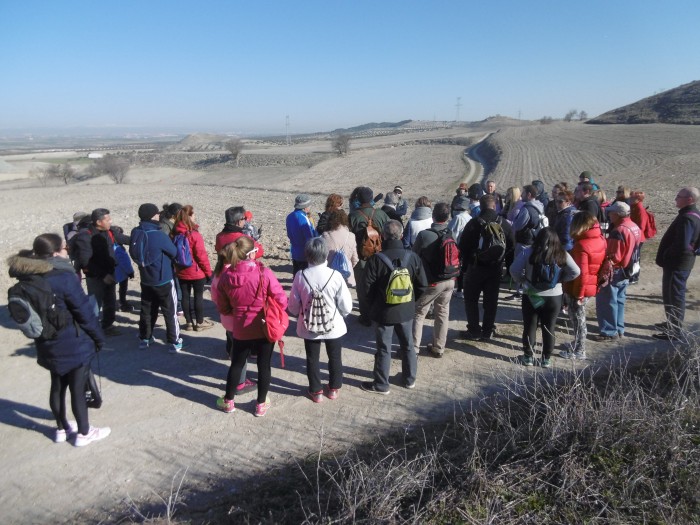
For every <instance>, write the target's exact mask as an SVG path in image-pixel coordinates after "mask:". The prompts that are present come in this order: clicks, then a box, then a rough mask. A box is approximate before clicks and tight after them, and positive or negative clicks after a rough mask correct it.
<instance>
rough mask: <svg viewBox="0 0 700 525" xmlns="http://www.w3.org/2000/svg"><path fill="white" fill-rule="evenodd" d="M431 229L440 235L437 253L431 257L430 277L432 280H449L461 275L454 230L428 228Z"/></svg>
mask: <svg viewBox="0 0 700 525" xmlns="http://www.w3.org/2000/svg"><path fill="white" fill-rule="evenodd" d="M428 230H429V231H431V232H433V233H435V234H436V235H437V237H438V240H437V247H436V253H435V254H434V256H433V257H432V258H431V261H430V268H429V273H430V274H431V275H430V276H429V277H430V278H431V279H434V280H433V281H432V282H439V281H447V280H448V279H453V278H455V277H457V276H458V275H459V265H460V263H459V249H458V248H457V243H456V242H455V239H454V237H452V232H451V231H450V229H449V228H445V229H444V230H439V231H438V230H434V229H432V228H428Z"/></svg>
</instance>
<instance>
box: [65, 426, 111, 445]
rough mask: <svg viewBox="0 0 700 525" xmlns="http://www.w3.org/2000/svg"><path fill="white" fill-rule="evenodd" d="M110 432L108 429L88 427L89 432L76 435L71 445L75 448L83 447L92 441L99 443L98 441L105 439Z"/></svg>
mask: <svg viewBox="0 0 700 525" xmlns="http://www.w3.org/2000/svg"><path fill="white" fill-rule="evenodd" d="M111 432H112V429H111V428H109V427H101V428H98V427H90V430H89V432H88V433H87V434H86V435H83V434H80V433H78V434H76V436H75V441H74V442H73V444H74V445H75V446H76V447H84V446H86V445H89V444H90V443H92V442H94V441H99V440H100V439H104V438H106V437H107V436H109V434H110V433H111Z"/></svg>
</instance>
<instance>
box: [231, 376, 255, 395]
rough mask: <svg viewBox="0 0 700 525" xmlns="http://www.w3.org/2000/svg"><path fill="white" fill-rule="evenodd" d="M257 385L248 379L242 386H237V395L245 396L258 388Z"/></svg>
mask: <svg viewBox="0 0 700 525" xmlns="http://www.w3.org/2000/svg"><path fill="white" fill-rule="evenodd" d="M257 386H258V385H257V383H256V382H255V381H251V380H250V379H247V378H246V380H245V381H243V382H242V383H241V384H240V385H236V394H245V393H247V392H250V391H252V390H255V389H256V388H257Z"/></svg>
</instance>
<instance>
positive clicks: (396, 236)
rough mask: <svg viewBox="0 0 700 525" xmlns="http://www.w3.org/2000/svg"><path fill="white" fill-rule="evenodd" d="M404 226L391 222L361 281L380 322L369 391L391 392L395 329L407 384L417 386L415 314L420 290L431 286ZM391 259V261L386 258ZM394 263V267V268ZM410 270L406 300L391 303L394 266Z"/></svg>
mask: <svg viewBox="0 0 700 525" xmlns="http://www.w3.org/2000/svg"><path fill="white" fill-rule="evenodd" d="M402 233H403V227H402V226H401V223H400V222H399V221H391V220H390V221H388V222H387V223H386V224H385V225H384V227H383V229H382V237H383V239H384V242H383V243H382V251H381V252H380V253H377V254H375V255H373V256H372V257H370V258H369V259H368V260H367V267H366V269H365V274H366V275H365V276H364V278H363V279H362V280H361V281H360V282H358V286H360V283H362V286H364V287H365V296H366V298H367V302H368V303H369V305H370V308H371V311H370V316H371V319H372V320H373V321H374V322H375V323H376V327H375V337H376V340H377V352H376V354H375V356H374V379H373V380H372V381H368V382H363V383H361V384H360V387H361V388H362V389H363V390H366V391H368V392H373V393H375V394H383V395H387V394H388V393H389V371H390V368H391V341H392V339H393V335H394V332H396V336H397V337H398V338H399V345H400V346H399V355H400V356H401V372H402V376H403V386H404V387H406V388H414V387H415V385H416V372H417V368H418V357H417V355H416V351H415V348H414V345H413V317H414V315H415V310H416V302H415V301H416V297H415V294H416V291H417V290H420V289H423V288H425V287H426V286H428V280H427V279H426V277H425V270H424V269H423V264H422V263H421V260H420V257H418V255H417V254H416V253H414V252H412V251H410V250H406V249H404V247H403V243H402V242H401V235H402ZM387 260H388V261H389V264H387V263H386V261H387ZM390 266H391V268H390ZM397 267H400V268H405V269H406V270H407V271H408V276H409V278H410V281H411V283H412V286H411V290H410V293H409V294H408V295H407V296H406V297H407V300H406V301H405V302H401V303H396V304H388V303H387V287H388V286H389V278H390V276H391V274H392V273H393V271H394V269H395V268H397Z"/></svg>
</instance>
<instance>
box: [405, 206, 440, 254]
mask: <svg viewBox="0 0 700 525" xmlns="http://www.w3.org/2000/svg"><path fill="white" fill-rule="evenodd" d="M432 223H433V210H432V209H431V208H428V207H427V206H420V207H418V208H416V209H415V210H413V213H411V218H410V219H408V223H406V228H404V230H403V246H404V248H410V247H411V246H413V243H415V242H416V237H418V234H419V233H420V232H422V231H423V230H425V229H427V228H430V225H431V224H432Z"/></svg>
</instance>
